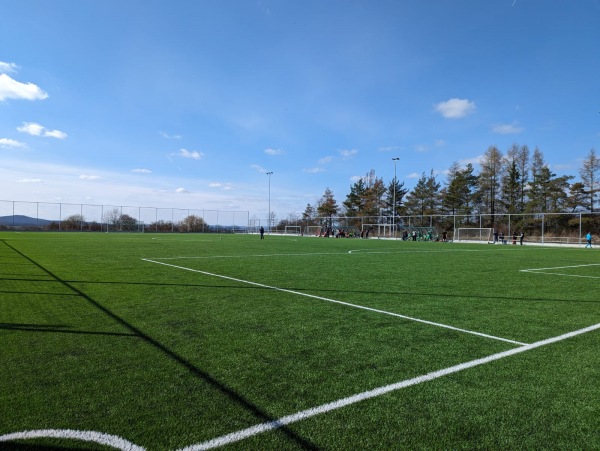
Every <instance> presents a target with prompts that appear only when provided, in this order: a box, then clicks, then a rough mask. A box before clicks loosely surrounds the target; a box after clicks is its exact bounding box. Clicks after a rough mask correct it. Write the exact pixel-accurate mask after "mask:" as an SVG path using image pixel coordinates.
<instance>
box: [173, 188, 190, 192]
mask: <svg viewBox="0 0 600 451" xmlns="http://www.w3.org/2000/svg"><path fill="white" fill-rule="evenodd" d="M175 192H176V193H189V191H188V190H186V189H185V188H177V189H176V190H175Z"/></svg>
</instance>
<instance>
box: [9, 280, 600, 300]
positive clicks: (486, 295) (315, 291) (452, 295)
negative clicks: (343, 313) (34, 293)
mask: <svg viewBox="0 0 600 451" xmlns="http://www.w3.org/2000/svg"><path fill="white" fill-rule="evenodd" d="M0 280H1V279H0ZM65 282H66V283H73V284H79V283H81V284H98V285H110V284H113V285H139V286H156V287H182V288H185V287H189V288H226V289H229V290H252V291H264V290H266V291H269V290H290V291H297V292H299V293H304V292H306V293H308V294H311V295H318V293H340V294H344V293H349V294H366V295H382V296H410V297H416V296H421V297H435V298H439V299H472V300H476V301H482V300H486V299H489V300H493V301H496V300H498V301H520V302H521V301H522V302H568V303H593V304H597V303H599V302H600V300H598V301H594V300H588V301H585V300H581V299H551V298H532V297H515V296H512V295H511V296H498V295H490V294H489V293H482V294H476V295H475V294H461V293H458V294H455V293H448V292H446V293H433V292H432V293H428V292H421V293H419V292H417V291H386V290H377V291H376V290H344V289H340V288H331V289H329V288H316V287H310V288H306V287H302V288H300V287H286V286H280V287H272V288H271V287H268V286H264V287H260V286H249V285H246V286H234V285H218V284H207V283H202V284H201V283H164V282H101V281H88V280H68V281H65Z"/></svg>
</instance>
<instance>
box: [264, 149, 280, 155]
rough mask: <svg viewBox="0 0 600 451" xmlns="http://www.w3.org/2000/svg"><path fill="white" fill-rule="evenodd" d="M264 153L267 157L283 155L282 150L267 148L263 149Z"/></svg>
mask: <svg viewBox="0 0 600 451" xmlns="http://www.w3.org/2000/svg"><path fill="white" fill-rule="evenodd" d="M265 153H266V154H267V155H282V154H283V150H281V149H271V148H268V149H265Z"/></svg>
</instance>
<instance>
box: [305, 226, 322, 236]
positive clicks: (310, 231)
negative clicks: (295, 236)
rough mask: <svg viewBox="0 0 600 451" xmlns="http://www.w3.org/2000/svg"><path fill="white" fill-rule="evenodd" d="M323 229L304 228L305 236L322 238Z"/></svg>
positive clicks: (318, 227) (319, 227) (317, 227)
mask: <svg viewBox="0 0 600 451" xmlns="http://www.w3.org/2000/svg"><path fill="white" fill-rule="evenodd" d="M322 229H323V227H321V226H318V225H317V226H306V227H305V228H304V234H305V235H308V236H321V233H322V231H323V230H322Z"/></svg>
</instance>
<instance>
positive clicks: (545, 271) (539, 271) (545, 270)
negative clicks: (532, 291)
mask: <svg viewBox="0 0 600 451" xmlns="http://www.w3.org/2000/svg"><path fill="white" fill-rule="evenodd" d="M589 266H600V263H589V264H587V265H572V266H555V267H553V268H530V269H520V270H519V272H529V273H534V274H549V275H552V276H562V277H580V278H584V279H600V276H584V275H581V274H566V273H560V272H553V271H554V270H555V269H570V268H586V267H589Z"/></svg>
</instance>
